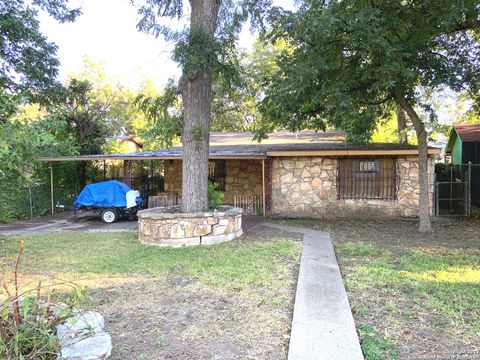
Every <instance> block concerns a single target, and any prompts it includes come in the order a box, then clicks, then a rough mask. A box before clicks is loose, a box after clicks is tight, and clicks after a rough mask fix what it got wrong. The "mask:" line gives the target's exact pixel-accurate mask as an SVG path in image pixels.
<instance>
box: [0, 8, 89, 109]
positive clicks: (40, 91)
mask: <svg viewBox="0 0 480 360" xmlns="http://www.w3.org/2000/svg"><path fill="white" fill-rule="evenodd" d="M67 4H68V1H67V0H33V1H24V0H9V1H2V2H1V3H0V39H1V41H0V88H1V89H3V91H4V92H5V93H7V94H10V95H14V94H19V93H22V94H23V95H29V96H35V97H36V99H37V100H39V99H44V98H45V97H46V96H47V95H51V92H52V89H55V88H56V86H57V85H58V83H57V82H56V81H57V80H56V77H57V73H58V65H59V61H58V59H57V58H56V50H57V47H56V45H55V44H53V43H52V42H50V41H48V39H47V38H46V37H45V36H44V35H43V34H42V33H41V31H40V26H39V21H38V19H37V15H38V10H44V11H46V12H47V13H48V14H50V15H51V16H52V17H54V18H55V19H56V20H58V21H60V22H70V21H74V20H75V18H76V17H77V16H78V15H79V14H80V10H79V9H71V8H69V7H68V6H67Z"/></svg>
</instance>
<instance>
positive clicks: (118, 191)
mask: <svg viewBox="0 0 480 360" xmlns="http://www.w3.org/2000/svg"><path fill="white" fill-rule="evenodd" d="M130 190H132V189H130V188H129V187H128V185H126V184H124V183H122V182H120V181H116V180H110V181H103V182H99V183H95V184H89V185H87V186H85V187H84V188H83V190H82V192H81V193H80V194H79V195H78V197H77V200H75V203H74V205H75V207H76V208H77V209H78V208H80V207H82V206H98V207H125V206H127V198H126V194H127V192H129V191H130Z"/></svg>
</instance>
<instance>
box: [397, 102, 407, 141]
mask: <svg viewBox="0 0 480 360" xmlns="http://www.w3.org/2000/svg"><path fill="white" fill-rule="evenodd" d="M406 130H407V119H406V118H405V111H404V110H403V109H402V107H401V106H400V107H399V108H398V110H397V132H398V142H399V143H400V144H408V138H407V132H406Z"/></svg>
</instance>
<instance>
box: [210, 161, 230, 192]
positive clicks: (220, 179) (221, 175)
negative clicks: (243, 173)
mask: <svg viewBox="0 0 480 360" xmlns="http://www.w3.org/2000/svg"><path fill="white" fill-rule="evenodd" d="M225 174H226V172H225V160H210V161H209V162H208V181H210V182H212V183H216V184H218V189H217V190H218V191H225Z"/></svg>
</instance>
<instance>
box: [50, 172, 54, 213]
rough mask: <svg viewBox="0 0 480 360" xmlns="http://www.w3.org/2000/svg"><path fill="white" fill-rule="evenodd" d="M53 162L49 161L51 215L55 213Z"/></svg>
mask: <svg viewBox="0 0 480 360" xmlns="http://www.w3.org/2000/svg"><path fill="white" fill-rule="evenodd" d="M53 197H54V195H53V164H52V163H50V200H51V202H52V215H53V214H54V213H55V205H54V199H53Z"/></svg>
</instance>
